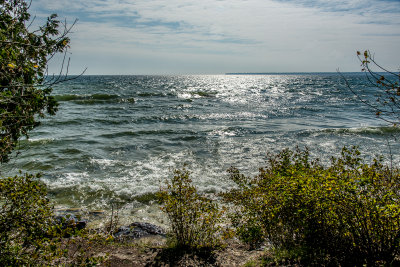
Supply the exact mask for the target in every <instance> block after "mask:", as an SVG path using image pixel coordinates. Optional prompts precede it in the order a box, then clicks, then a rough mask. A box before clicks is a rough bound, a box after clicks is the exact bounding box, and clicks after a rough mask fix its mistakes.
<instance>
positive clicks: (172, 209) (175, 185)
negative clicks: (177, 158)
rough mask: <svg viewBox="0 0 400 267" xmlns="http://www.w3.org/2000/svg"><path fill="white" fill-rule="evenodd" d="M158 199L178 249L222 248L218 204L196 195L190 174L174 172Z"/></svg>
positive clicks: (220, 216) (220, 213)
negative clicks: (220, 246)
mask: <svg viewBox="0 0 400 267" xmlns="http://www.w3.org/2000/svg"><path fill="white" fill-rule="evenodd" d="M158 196H159V198H160V200H161V202H162V203H163V206H162V210H163V211H164V212H165V213H166V214H167V216H168V218H169V220H170V223H171V234H172V237H173V240H174V241H175V242H176V244H175V245H176V246H177V247H181V248H187V249H200V248H215V247H217V246H219V245H221V226H220V225H219V223H220V222H221V219H222V211H221V210H220V209H219V207H218V205H217V203H215V202H214V201H213V200H211V199H210V198H208V197H206V196H202V195H200V194H199V193H198V192H197V189H196V188H195V187H194V186H193V185H192V181H191V180H190V178H189V172H187V171H186V170H182V171H180V170H176V171H175V175H174V176H173V178H172V179H171V181H170V182H169V181H168V182H167V187H166V188H162V189H160V191H159V193H158Z"/></svg>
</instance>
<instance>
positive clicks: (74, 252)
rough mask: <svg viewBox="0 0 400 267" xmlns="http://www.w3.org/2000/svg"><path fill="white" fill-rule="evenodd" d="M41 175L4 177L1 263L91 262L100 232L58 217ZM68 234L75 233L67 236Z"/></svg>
mask: <svg viewBox="0 0 400 267" xmlns="http://www.w3.org/2000/svg"><path fill="white" fill-rule="evenodd" d="M38 177H39V175H29V174H25V175H21V176H15V177H8V178H2V179H0V248H1V249H0V266H49V265H74V266H81V265H85V266H91V265H95V264H96V263H97V262H100V261H101V260H102V257H93V255H92V254H93V253H91V252H90V251H88V249H87V248H88V247H89V246H90V245H91V244H93V243H94V242H98V236H94V235H89V234H88V232H87V231H85V230H82V231H78V230H77V229H76V228H74V227H73V226H72V227H65V226H61V225H60V224H59V223H57V222H56V221H55V217H54V214H53V209H52V207H51V205H50V202H49V200H48V199H47V197H46V195H47V191H46V187H45V185H43V184H41V183H39V182H38V181H37V178H38ZM65 236H73V237H71V238H64V237H65Z"/></svg>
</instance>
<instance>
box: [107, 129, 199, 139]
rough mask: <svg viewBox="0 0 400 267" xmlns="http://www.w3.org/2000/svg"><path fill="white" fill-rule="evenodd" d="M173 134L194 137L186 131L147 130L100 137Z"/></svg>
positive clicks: (191, 132)
mask: <svg viewBox="0 0 400 267" xmlns="http://www.w3.org/2000/svg"><path fill="white" fill-rule="evenodd" d="M173 134H187V135H195V134H196V132H193V131H188V130H183V131H179V130H149V131H123V132H117V133H108V134H102V135H100V137H103V138H109V139H111V138H117V137H127V136H143V135H173Z"/></svg>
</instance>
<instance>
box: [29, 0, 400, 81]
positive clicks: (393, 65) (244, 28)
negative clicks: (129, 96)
mask: <svg viewBox="0 0 400 267" xmlns="http://www.w3.org/2000/svg"><path fill="white" fill-rule="evenodd" d="M30 13H31V14H32V15H35V16H36V17H37V18H36V21H39V22H40V21H41V20H43V19H44V18H45V17H47V16H48V15H50V14H52V13H57V14H58V15H59V18H60V19H62V20H66V21H67V22H68V23H69V24H71V23H72V22H73V21H74V20H75V19H78V22H77V24H76V25H75V26H74V28H73V30H72V31H73V32H72V33H71V34H70V38H71V49H70V53H69V54H68V56H69V57H70V58H71V63H70V68H69V72H70V74H78V73H80V72H82V71H83V70H84V69H85V68H87V71H86V73H85V74H112V75H119V74H121V75H142V74H162V75H164V74H171V75H174V74H224V73H227V72H245V73H254V72H335V71H336V70H337V69H338V68H339V69H340V70H341V71H343V72H347V71H360V62H359V61H358V59H357V57H356V51H357V50H360V51H364V50H366V49H368V50H370V52H371V53H372V54H374V56H375V60H376V61H378V62H379V63H380V64H381V65H382V66H385V67H387V68H389V69H391V70H394V71H398V70H399V68H400V53H399V50H400V0H353V1H337V0H298V1H295V0H85V1H82V0H68V1H66V0H32V5H31V8H30ZM59 65H60V61H59V59H55V60H53V61H52V63H51V64H50V66H51V68H50V71H53V72H57V68H58V66H59Z"/></svg>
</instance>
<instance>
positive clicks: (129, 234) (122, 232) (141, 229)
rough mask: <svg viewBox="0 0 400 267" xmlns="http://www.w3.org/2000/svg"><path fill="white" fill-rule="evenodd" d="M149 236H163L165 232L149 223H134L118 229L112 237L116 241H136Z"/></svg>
mask: <svg viewBox="0 0 400 267" xmlns="http://www.w3.org/2000/svg"><path fill="white" fill-rule="evenodd" d="M150 235H160V236H165V231H164V229H162V228H161V227H159V226H157V225H154V224H151V223H145V222H134V223H131V224H130V225H129V226H122V227H120V228H119V229H118V231H117V232H116V233H115V234H114V237H115V238H117V239H138V238H141V237H145V236H150Z"/></svg>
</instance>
